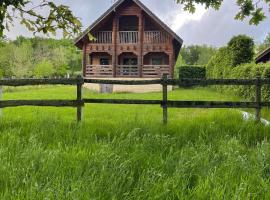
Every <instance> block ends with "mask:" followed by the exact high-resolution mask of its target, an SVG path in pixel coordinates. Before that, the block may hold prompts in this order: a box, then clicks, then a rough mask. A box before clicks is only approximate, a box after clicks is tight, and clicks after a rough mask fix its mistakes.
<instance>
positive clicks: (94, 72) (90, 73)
mask: <svg viewBox="0 0 270 200" xmlns="http://www.w3.org/2000/svg"><path fill="white" fill-rule="evenodd" d="M85 75H86V77H113V66H112V65H87V66H86V69H85Z"/></svg>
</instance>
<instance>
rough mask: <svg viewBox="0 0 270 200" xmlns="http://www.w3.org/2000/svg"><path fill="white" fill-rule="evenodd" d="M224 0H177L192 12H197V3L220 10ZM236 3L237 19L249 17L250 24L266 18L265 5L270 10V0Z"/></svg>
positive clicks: (237, 0) (237, 1)
mask: <svg viewBox="0 0 270 200" xmlns="http://www.w3.org/2000/svg"><path fill="white" fill-rule="evenodd" d="M223 1H224V0H177V1H176V2H177V3H179V4H183V5H184V10H186V11H189V12H190V13H194V12H196V7H195V5H196V4H201V5H204V6H205V8H207V9H208V8H214V9H216V10H218V9H219V8H220V6H221V5H222V3H223ZM236 4H237V5H238V6H239V12H238V13H237V14H236V16H235V19H236V20H241V21H243V20H244V19H246V18H249V24H250V25H258V24H259V23H260V22H262V21H263V20H264V19H265V18H266V15H265V11H264V9H263V8H264V7H265V6H267V4H268V6H269V12H270V0H259V1H258V0H236Z"/></svg>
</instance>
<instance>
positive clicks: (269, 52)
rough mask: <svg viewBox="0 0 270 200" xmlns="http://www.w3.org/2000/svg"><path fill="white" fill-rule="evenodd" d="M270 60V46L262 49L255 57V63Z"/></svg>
mask: <svg viewBox="0 0 270 200" xmlns="http://www.w3.org/2000/svg"><path fill="white" fill-rule="evenodd" d="M267 62H270V47H269V48H267V49H266V50H264V51H263V52H262V53H260V54H259V55H258V56H257V57H256V63H267Z"/></svg>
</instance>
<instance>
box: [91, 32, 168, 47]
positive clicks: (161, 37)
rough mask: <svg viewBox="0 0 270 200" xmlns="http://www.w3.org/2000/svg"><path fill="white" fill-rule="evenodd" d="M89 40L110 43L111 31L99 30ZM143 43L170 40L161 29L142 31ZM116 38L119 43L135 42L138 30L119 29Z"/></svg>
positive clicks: (161, 42)
mask: <svg viewBox="0 0 270 200" xmlns="http://www.w3.org/2000/svg"><path fill="white" fill-rule="evenodd" d="M94 37H95V39H93V40H92V41H91V42H92V43H96V44H112V31H100V32H97V33H96V34H95V35H94ZM143 37H144V39H143V43H145V44H164V43H168V42H170V37H169V35H168V34H167V33H164V32H162V31H144V34H143ZM118 39H119V43H120V44H136V43H138V42H139V32H138V31H119V32H118Z"/></svg>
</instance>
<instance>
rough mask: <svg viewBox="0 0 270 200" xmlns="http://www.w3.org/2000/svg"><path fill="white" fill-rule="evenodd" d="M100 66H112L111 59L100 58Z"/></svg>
mask: <svg viewBox="0 0 270 200" xmlns="http://www.w3.org/2000/svg"><path fill="white" fill-rule="evenodd" d="M100 65H110V59H109V58H100Z"/></svg>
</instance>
